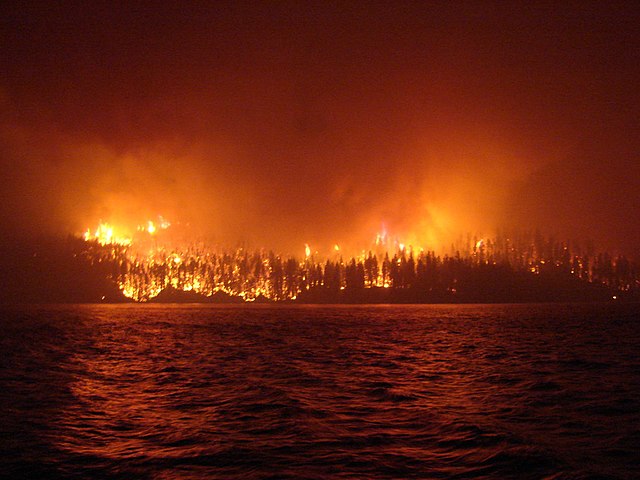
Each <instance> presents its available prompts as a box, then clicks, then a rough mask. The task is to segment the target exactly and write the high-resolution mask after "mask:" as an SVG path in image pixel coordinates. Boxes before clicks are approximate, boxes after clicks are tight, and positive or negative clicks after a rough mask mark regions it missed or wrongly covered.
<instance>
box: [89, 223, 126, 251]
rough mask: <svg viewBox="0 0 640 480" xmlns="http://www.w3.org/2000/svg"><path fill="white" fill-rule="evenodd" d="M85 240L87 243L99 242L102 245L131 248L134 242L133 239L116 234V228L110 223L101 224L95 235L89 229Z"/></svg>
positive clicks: (94, 232)
mask: <svg viewBox="0 0 640 480" xmlns="http://www.w3.org/2000/svg"><path fill="white" fill-rule="evenodd" d="M84 239H85V240H86V241H87V242H91V241H94V242H98V243H99V244H100V245H122V246H129V245H131V242H132V241H133V240H132V238H131V237H127V236H125V235H123V234H120V233H116V232H115V230H114V227H113V226H112V225H110V224H108V223H100V224H99V225H98V227H97V228H96V229H95V230H94V231H93V233H92V232H91V229H90V228H87V230H86V231H85V233H84Z"/></svg>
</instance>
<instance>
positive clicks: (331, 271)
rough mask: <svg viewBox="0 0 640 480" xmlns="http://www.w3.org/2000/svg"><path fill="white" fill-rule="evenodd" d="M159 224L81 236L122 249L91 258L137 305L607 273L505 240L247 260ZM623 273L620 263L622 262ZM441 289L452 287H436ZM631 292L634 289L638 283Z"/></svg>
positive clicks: (387, 244)
mask: <svg viewBox="0 0 640 480" xmlns="http://www.w3.org/2000/svg"><path fill="white" fill-rule="evenodd" d="M158 219H159V220H157V221H155V220H148V221H147V222H145V223H142V224H140V225H139V226H138V228H137V231H136V232H135V234H134V235H133V236H131V237H129V236H127V235H126V234H125V232H126V231H127V230H126V228H119V227H114V226H113V225H111V224H109V223H104V222H101V223H99V225H98V227H97V228H95V229H93V230H92V229H87V230H86V232H85V233H84V235H83V238H84V240H85V241H87V242H91V243H94V246H93V247H89V248H88V251H89V252H91V251H93V252H95V250H92V249H93V248H95V244H98V245H100V246H121V247H124V248H115V247H113V248H107V249H103V250H102V251H101V252H100V254H99V257H98V256H96V257H95V258H96V259H97V260H96V262H97V263H101V264H102V265H104V262H111V267H110V268H109V269H108V271H109V272H111V273H109V276H110V278H111V279H112V280H113V281H114V282H115V283H116V284H117V286H118V288H119V289H120V291H121V292H122V294H123V295H124V296H126V297H129V298H131V299H133V300H135V301H139V302H145V301H149V300H151V299H152V298H154V297H156V296H158V295H159V294H160V293H162V292H163V291H164V290H165V289H167V288H173V289H176V290H180V291H184V292H193V293H197V294H200V295H203V296H206V297H212V296H214V295H215V294H224V295H229V296H234V297H238V298H241V299H242V300H244V301H245V302H252V301H255V300H257V299H261V298H267V299H271V300H286V299H295V298H297V297H298V295H299V294H300V293H301V292H306V291H309V290H313V289H318V288H327V289H330V290H331V289H333V290H334V291H336V290H344V289H347V290H348V289H349V285H352V286H353V285H356V284H357V285H360V288H391V289H398V288H399V289H403V288H416V285H422V287H424V288H427V287H428V288H432V289H433V288H436V287H438V288H443V289H444V288H446V289H448V290H447V291H450V292H456V291H457V289H458V287H459V285H458V284H457V283H456V282H457V278H456V275H459V274H460V272H463V273H464V271H466V270H467V269H468V268H469V267H470V266H473V265H497V264H498V262H500V261H502V262H506V263H508V264H514V265H517V266H518V267H517V268H523V269H525V270H526V271H528V272H529V273H531V274H540V273H541V272H542V273H543V271H544V270H545V269H547V266H548V265H552V267H549V268H553V267H555V268H561V269H567V271H570V272H571V274H572V275H575V276H577V277H578V278H580V279H584V280H585V281H588V282H591V281H594V279H596V278H600V277H596V275H600V272H601V271H603V272H606V271H608V270H606V269H605V268H604V267H598V266H597V264H595V265H594V264H593V262H591V261H589V260H588V259H583V258H581V257H580V256H574V257H572V256H571V255H570V254H569V252H568V249H567V248H564V249H556V250H555V251H558V252H561V253H562V255H561V256H560V257H558V258H551V259H550V258H545V257H542V256H541V255H540V254H539V253H536V251H535V250H532V249H530V248H529V247H528V245H527V244H523V245H524V246H520V247H519V248H518V250H516V249H514V246H513V245H512V244H511V243H510V241H509V240H507V244H506V246H504V247H502V248H500V247H497V245H498V244H497V243H496V242H493V241H491V240H490V239H484V238H483V239H480V240H477V239H476V240H475V241H474V242H470V241H469V240H467V243H466V244H463V243H462V242H463V240H461V241H460V244H458V245H456V246H455V248H456V250H458V251H456V252H455V254H453V253H452V256H447V255H446V254H445V255H444V256H443V257H440V256H436V254H435V252H434V251H430V250H428V249H427V250H426V251H425V248H422V247H420V246H417V247H416V246H414V244H413V243H409V242H408V241H407V243H404V242H401V241H400V239H399V238H398V237H396V236H391V235H389V234H388V233H387V232H386V230H385V231H383V233H381V234H378V235H377V236H376V237H375V240H373V239H372V242H371V244H370V245H369V248H368V249H363V250H361V251H360V252H359V253H358V254H357V255H355V256H352V257H351V259H350V260H346V261H345V260H343V251H342V248H341V247H340V246H339V245H338V244H333V248H329V249H327V250H326V251H327V252H331V253H328V256H327V257H324V258H323V256H322V255H321V254H319V253H318V251H315V250H312V248H311V246H310V245H309V244H304V257H303V258H302V259H296V258H295V257H289V258H287V257H282V256H280V255H275V254H273V253H268V254H267V253H266V252H265V251H263V250H259V251H256V252H254V253H253V254H252V253H250V252H247V251H245V250H244V249H243V248H239V249H236V250H232V251H229V250H227V251H225V250H223V251H220V250H218V249H217V248H209V247H207V246H206V245H205V244H203V243H199V242H195V243H190V244H179V245H172V244H171V243H170V242H171V238H169V237H163V236H162V235H160V232H161V231H162V230H166V229H167V228H169V226H170V223H169V222H167V221H166V220H164V219H163V218H162V217H158ZM151 238H153V240H150V239H151ZM165 240H166V241H165ZM403 240H404V239H403ZM408 240H412V239H408ZM452 252H454V245H452ZM518 252H520V253H518ZM338 258H339V259H338ZM621 265H622V266H624V265H625V263H623V262H621ZM621 268H622V267H621ZM438 269H439V270H440V273H438ZM627 270H629V271H630V269H629V268H628V269H627ZM445 273H446V274H445ZM603 278H604V277H603ZM620 278H623V277H620ZM624 278H625V279H624V280H620V279H618V280H617V281H618V283H621V282H622V283H621V287H620V288H621V289H627V290H628V289H630V288H632V281H631V280H629V279H627V278H626V277H624ZM447 279H448V280H447ZM446 281H449V282H450V283H449V284H447V285H445V284H444V283H442V282H446ZM600 281H603V280H600ZM634 281H635V280H634ZM420 282H422V283H420ZM438 282H440V283H438ZM604 282H608V283H607V284H610V283H611V282H612V280H610V279H605V280H604ZM440 284H442V285H440ZM636 284H637V285H638V286H639V287H640V281H637V283H636ZM636 284H633V285H636ZM425 285H426V287H425ZM438 285H439V286H438Z"/></svg>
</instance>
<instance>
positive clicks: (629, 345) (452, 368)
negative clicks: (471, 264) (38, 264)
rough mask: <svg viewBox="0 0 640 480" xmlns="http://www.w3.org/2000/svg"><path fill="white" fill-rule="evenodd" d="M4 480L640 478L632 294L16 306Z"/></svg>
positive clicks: (1, 412)
mask: <svg viewBox="0 0 640 480" xmlns="http://www.w3.org/2000/svg"><path fill="white" fill-rule="evenodd" d="M0 313H1V314H2V334H1V344H0V346H1V348H2V355H1V360H0V362H1V364H0V365H1V368H0V386H1V390H0V434H1V437H0V459H1V460H0V462H1V463H0V475H2V476H6V477H11V478H20V477H24V478H48V477H74V478H87V477H89V478H103V477H117V478H224V479H227V478H243V479H244V478H318V479H324V478H499V479H505V478H519V479H520V478H525V479H527V478H531V479H538V478H549V479H591V478H593V479H595V478H621V479H632V478H640V347H639V341H640V323H639V316H638V307H637V306H629V305H627V306H620V305H615V304H611V305H577V306H576V305H573V306H572V305H501V306H497V305H493V306H391V307H389V306H377V307H353V306H352V307H307V306H302V307H271V306H263V307H244V306H230V307H211V306H204V307H203V306H161V305H160V306H133V305H126V306H60V307H22V308H20V307H11V308H9V307H4V308H2V309H1V310H0Z"/></svg>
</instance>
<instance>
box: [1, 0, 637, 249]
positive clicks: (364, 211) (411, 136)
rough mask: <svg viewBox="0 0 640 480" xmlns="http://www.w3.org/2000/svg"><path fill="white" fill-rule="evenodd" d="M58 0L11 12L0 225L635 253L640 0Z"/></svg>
mask: <svg viewBox="0 0 640 480" xmlns="http://www.w3.org/2000/svg"><path fill="white" fill-rule="evenodd" d="M49 3H53V2H43V3H41V4H32V3H24V2H4V3H3V4H2V6H1V7H0V22H1V24H0V25H1V27H0V71H2V74H1V75H0V156H1V158H0V169H1V170H0V174H1V175H2V179H3V183H2V189H1V190H0V191H1V192H2V196H1V198H0V199H1V204H0V215H1V217H2V227H1V228H2V230H3V232H4V233H5V234H8V235H12V236H15V235H17V234H20V235H21V234H34V233H42V232H47V233H48V232H53V233H62V234H65V233H67V232H80V231H82V230H84V228H86V227H87V226H89V225H93V224H95V223H96V222H97V221H98V219H100V218H102V219H105V220H111V221H113V222H124V223H126V222H130V223H133V224H135V222H139V221H141V220H144V219H145V218H147V217H151V216H155V215H158V214H163V215H165V216H167V217H168V218H170V219H171V220H174V221H181V222H185V223H186V222H188V223H190V224H192V225H194V226H197V228H198V229H199V231H202V232H203V233H206V234H207V235H208V236H211V237H214V238H215V239H217V240H221V241H226V242H235V241H239V240H249V241H250V242H253V243H257V244H258V243H259V244H266V245H268V246H274V247H277V248H283V249H294V248H297V249H299V248H300V247H299V246H300V245H301V244H302V243H304V242H311V243H313V244H317V245H325V244H333V243H334V242H352V243H353V244H356V243H360V244H362V243H363V242H366V241H368V240H370V239H371V238H372V236H375V233H376V232H377V231H379V230H380V228H381V225H382V224H384V225H386V227H387V228H388V229H389V231H391V232H393V233H396V234H398V235H401V236H402V237H403V238H406V239H408V240H410V241H414V242H421V243H422V244H427V245H433V244H439V243H443V242H449V241H450V240H451V239H452V238H454V237H457V236H458V234H460V233H466V232H471V233H478V234H490V233H492V232H493V231H494V230H495V228H496V227H503V226H505V227H509V226H513V227H518V228H528V229H533V228H535V227H540V228H541V229H542V230H543V231H544V232H548V233H553V234H558V235H560V236H561V237H567V238H585V237H590V238H592V239H595V240H596V241H597V242H599V244H600V245H602V246H604V247H607V248H614V249H615V248H620V249H623V250H626V251H627V252H629V253H633V254H637V253H638V252H639V251H640V217H639V216H638V212H639V211H640V162H639V161H638V151H639V147H640V126H639V115H638V112H639V111H640V109H639V107H640V93H639V89H638V87H639V85H640V32H639V29H638V25H640V9H639V8H638V7H635V6H634V5H633V2H629V3H628V4H624V3H617V4H616V3H610V2H600V3H599V4H596V3H594V4H589V3H587V2H562V4H563V5H562V6H561V7H558V6H557V5H555V4H556V2H545V3H536V2H534V3H533V4H532V3H531V2H521V3H519V2H497V3H493V2H481V1H471V2H430V3H428V4H427V2H415V3H414V2H411V3H403V2H386V3H383V2H361V3H359V2H317V3H316V2H313V3H311V2H291V3H289V2H285V3H275V2H274V3H272V2H264V3H253V2H248V3H243V2H237V1H233V2H228V3H224V2H204V3H202V4H199V3H196V2H168V1H166V2H159V3H157V4H151V3H148V2H123V3H122V5H120V6H118V5H117V2H106V3H101V2H78V3H75V4H68V5H67V4H65V6H60V5H51V4H49ZM62 3H64V2H62ZM85 3H86V5H85ZM194 228H195V227H194Z"/></svg>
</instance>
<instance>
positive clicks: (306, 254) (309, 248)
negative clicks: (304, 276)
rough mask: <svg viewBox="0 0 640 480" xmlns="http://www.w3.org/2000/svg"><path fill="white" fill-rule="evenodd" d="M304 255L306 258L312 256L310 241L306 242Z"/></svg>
mask: <svg viewBox="0 0 640 480" xmlns="http://www.w3.org/2000/svg"><path fill="white" fill-rule="evenodd" d="M304 256H305V257H306V258H309V257H310V256H311V247H310V246H309V244H308V243H305V244H304Z"/></svg>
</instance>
